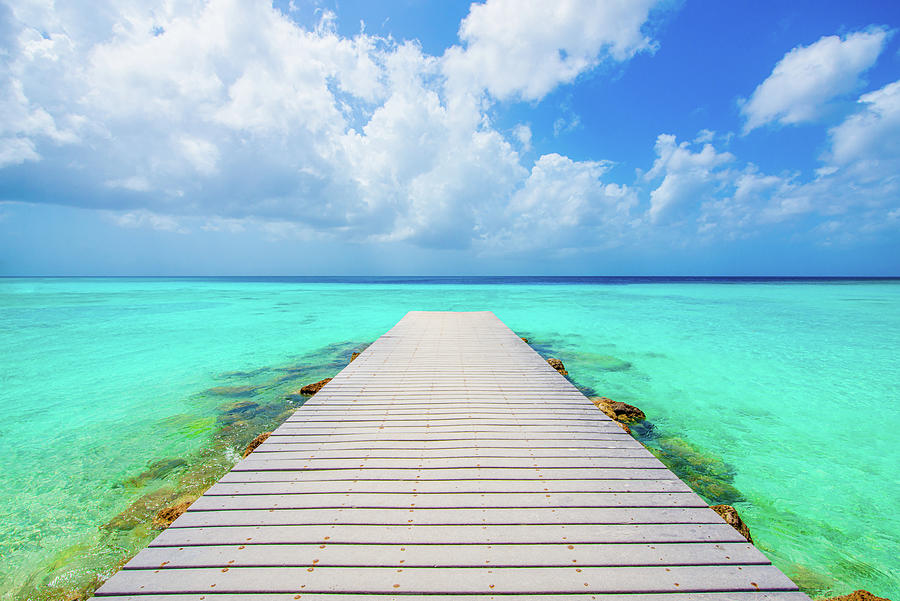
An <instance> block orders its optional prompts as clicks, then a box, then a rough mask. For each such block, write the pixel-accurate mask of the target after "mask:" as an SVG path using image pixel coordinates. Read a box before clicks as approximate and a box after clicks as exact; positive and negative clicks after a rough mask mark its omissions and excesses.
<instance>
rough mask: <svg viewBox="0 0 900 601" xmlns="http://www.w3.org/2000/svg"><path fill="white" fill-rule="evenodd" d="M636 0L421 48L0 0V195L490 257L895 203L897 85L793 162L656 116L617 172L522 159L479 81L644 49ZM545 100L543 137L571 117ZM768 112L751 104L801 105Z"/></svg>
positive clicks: (552, 75)
mask: <svg viewBox="0 0 900 601" xmlns="http://www.w3.org/2000/svg"><path fill="white" fill-rule="evenodd" d="M653 5H654V2H651V1H650V0H641V1H624V0H623V1H618V2H604V3H596V2H586V1H585V2H577V1H575V0H571V1H561V2H552V3H546V2H512V1H511V0H488V2H486V3H484V4H474V5H473V6H472V8H471V10H470V12H469V15H468V17H466V19H465V20H464V21H463V23H462V25H461V26H460V33H459V35H460V44H459V45H457V46H454V47H452V48H450V49H448V50H447V51H446V52H445V53H444V54H443V55H441V56H433V55H430V54H428V53H426V52H424V51H423V50H422V48H421V47H420V46H419V45H418V44H417V43H416V42H414V41H411V42H404V43H398V42H396V41H394V40H393V39H391V38H383V37H378V36H373V35H369V34H366V33H365V32H364V31H361V32H360V33H359V34H358V35H356V36H354V37H343V36H341V35H339V34H338V33H337V32H336V28H335V26H334V18H335V17H334V15H333V14H331V13H328V12H321V13H319V17H320V21H319V23H318V25H317V26H314V27H312V28H304V27H301V26H299V25H298V24H297V23H296V22H295V21H294V20H292V17H291V15H289V14H286V13H283V12H281V11H279V10H277V9H276V8H273V7H272V6H271V5H270V4H267V3H263V2H247V1H244V0H176V1H171V0H159V1H158V2H150V3H147V2H121V1H118V2H113V1H112V0H109V1H108V2H105V3H104V2H102V1H101V0H98V1H97V2H96V3H95V4H93V5H92V6H94V7H95V8H94V9H92V10H91V11H86V10H83V9H81V8H79V7H78V6H77V5H76V4H75V3H58V5H54V4H53V3H41V2H26V1H25V0H19V1H17V2H12V3H10V7H11V9H10V10H7V11H6V13H7V14H6V15H5V16H4V15H2V14H0V17H4V19H5V20H4V23H2V24H0V29H2V31H0V60H2V63H0V190H2V191H3V192H2V196H0V202H2V201H3V200H8V199H15V200H24V201H28V202H52V203H61V204H70V205H74V206H81V207H88V208H99V209H102V210H104V211H107V212H106V213H104V215H106V216H107V218H108V219H109V220H111V221H112V222H113V223H116V224H117V225H119V226H121V227H129V228H148V229H155V230H160V231H165V232H177V233H188V232H196V231H218V232H223V233H229V232H242V231H250V232H253V233H259V234H261V235H263V236H265V237H267V238H270V239H276V240H277V239H283V238H288V237H292V238H296V237H300V238H304V239H328V238H332V239H339V240H341V241H347V242H382V241H388V242H406V243H410V244H413V245H418V246H420V247H429V248H455V249H461V248H470V249H473V250H474V251H475V252H476V253H477V252H481V253H495V254H497V253H509V252H519V253H528V252H535V251H537V252H553V253H565V252H570V251H572V249H574V248H576V247H578V248H581V249H584V248H594V249H601V248H609V247H612V246H617V245H623V244H629V243H632V244H633V243H634V241H635V240H641V239H647V238H648V237H651V236H652V235H654V233H655V232H658V231H666V232H676V233H677V232H681V231H692V230H693V231H698V230H699V231H703V232H708V233H710V235H712V234H719V235H726V236H729V235H744V234H752V232H753V231H754V229H755V228H759V227H761V226H763V225H765V224H766V223H777V222H780V221H785V220H789V219H793V218H797V217H798V216H802V215H810V214H818V215H821V216H823V218H827V220H828V221H832V222H835V223H838V222H839V223H842V224H852V223H853V219H852V218H851V217H850V216H849V215H848V212H849V209H848V207H851V206H857V207H863V208H864V211H865V214H866V215H867V217H865V220H867V221H865V223H874V222H875V221H876V220H877V218H878V216H879V215H880V216H881V219H882V221H883V222H890V223H895V224H896V222H897V221H898V220H897V219H896V218H894V219H892V220H886V219H885V218H884V215H896V211H897V210H898V207H897V202H896V198H897V195H896V185H897V180H896V175H895V174H896V173H900V167H898V165H897V163H896V161H897V160H900V157H898V153H897V149H896V140H897V139H900V131H898V129H900V125H898V121H900V117H898V110H900V109H898V100H897V97H898V84H891V85H890V86H886V87H885V88H883V89H881V90H878V91H875V92H870V93H869V94H865V95H863V96H862V97H861V98H860V102H859V106H858V110H857V111H856V112H855V113H854V114H853V115H851V116H850V117H848V118H847V119H846V121H845V122H843V123H841V124H840V125H838V126H836V127H834V128H833V129H832V130H831V131H830V133H829V141H830V142H829V150H828V152H827V153H826V155H825V156H823V158H822V165H821V169H820V171H819V173H818V174H817V175H816V177H815V178H813V179H811V180H809V181H803V180H802V179H801V178H800V177H799V176H798V175H797V174H792V173H788V174H785V173H778V174H766V173H762V172H760V171H759V170H758V169H757V168H755V167H754V166H753V165H750V164H746V163H741V161H739V160H738V159H737V157H735V156H733V155H732V154H731V153H730V152H728V150H727V149H726V148H725V147H724V145H725V144H727V136H722V135H719V134H716V133H715V132H712V131H709V130H703V131H701V132H699V133H698V134H697V136H696V138H695V139H694V140H693V142H690V141H679V140H677V139H676V138H675V137H674V136H672V135H668V134H663V135H660V136H659V137H658V138H657V140H656V145H655V150H656V159H655V161H654V163H653V165H652V167H651V168H650V169H649V170H648V172H647V173H646V174H645V175H643V176H640V177H638V178H637V179H636V181H634V182H633V183H629V184H627V185H625V184H623V183H622V180H621V178H613V177H612V176H611V172H614V171H613V170H614V169H615V168H616V167H615V165H614V164H612V163H610V162H608V161H603V160H582V161H576V160H573V159H571V158H569V157H566V156H562V155H560V154H556V153H552V152H551V153H544V154H542V155H541V156H539V157H538V158H537V159H536V160H531V159H528V160H526V159H525V158H523V154H526V153H527V154H528V155H530V152H531V151H532V150H533V149H532V143H533V140H532V132H531V128H530V126H529V125H527V124H524V123H520V124H518V125H516V126H513V127H512V128H509V129H504V130H500V129H498V128H497V127H496V126H495V125H494V124H493V122H492V118H493V117H494V116H495V114H496V109H497V107H498V102H499V101H501V100H506V101H517V100H526V101H537V100H540V99H541V98H543V97H544V96H545V95H546V94H548V93H549V92H550V91H551V90H553V89H554V88H555V87H556V86H560V85H563V84H565V83H567V82H571V81H572V80H573V79H575V78H577V77H578V76H579V75H580V74H583V73H586V72H588V71H589V70H591V69H592V68H594V67H596V66H597V65H600V64H603V63H620V62H623V61H627V60H629V59H630V58H631V57H633V56H634V55H635V54H637V53H640V52H652V51H653V49H654V47H655V43H654V42H653V40H652V39H651V37H650V34H649V33H648V32H647V31H646V27H647V19H648V15H649V14H650V12H651V11H652V9H653ZM0 6H4V5H3V4H0ZM300 10H302V9H300ZM297 12H300V11H299V10H298V11H297ZM6 17H8V18H6ZM886 35H887V34H886V33H885V32H884V31H882V30H869V31H867V32H861V33H857V34H851V35H849V36H846V37H845V38H843V39H838V38H835V39H836V40H837V42H836V43H837V45H838V46H840V47H841V48H845V45H847V44H850V47H853V48H855V47H856V45H857V44H860V43H861V42H859V41H858V40H857V37H858V36H863V37H864V38H865V40H868V41H867V42H866V43H864V44H862V46H866V45H867V44H868V46H866V47H868V48H870V50H869V51H870V53H871V52H874V53H875V54H874V56H877V51H880V47H881V45H882V44H883V39H884V37H885V36H886ZM865 36H868V37H867V38H866V37H865ZM879 36H881V38H880V39H881V41H878V39H877V38H879ZM865 40H864V41H865ZM821 43H822V41H820V42H817V43H816V44H814V45H813V46H810V47H808V48H801V49H799V50H802V51H809V50H810V49H813V48H818V47H819V46H818V45H819V44H821ZM829 44H832V42H829ZM875 46H877V49H876V50H877V51H876V50H871V48H873V47H875ZM816 52H818V50H817V51H816ZM842 52H843V51H842ZM847 52H849V51H847ZM798 53H799V54H801V55H804V53H803V52H798ZM851 54H852V53H851ZM856 54H865V53H864V52H862V51H860V50H858V49H857V51H856ZM823 60H824V59H823ZM848 60H849V59H848ZM872 60H874V58H872ZM794 62H795V61H794V59H791V60H790V61H788V57H786V58H785V59H784V60H783V61H782V63H779V67H776V71H778V69H779V68H781V66H782V64H783V63H784V64H787V66H788V67H790V66H791V65H794ZM838 62H839V63H840V61H838ZM850 62H852V61H850ZM863 62H865V61H863ZM813 64H815V61H813ZM840 64H843V63H840ZM853 64H862V63H860V62H859V61H858V60H857V61H856V63H853ZM785 68H786V67H785ZM863 71H864V68H862V67H860V68H859V69H857V72H856V74H855V75H853V77H851V78H850V80H851V83H853V85H855V82H856V81H857V79H858V77H859V74H860V73H862V72H863ZM773 76H774V73H773ZM770 79H772V78H770ZM767 81H768V80H767ZM841 81H843V80H841ZM829 85H831V84H829ZM835 85H837V84H835ZM835 85H831V88H828V86H825V87H826V88H828V89H843V88H841V87H840V85H837V87H835ZM775 87H777V86H774V84H773V85H772V86H769V87H767V88H766V90H763V92H765V93H762V92H761V93H760V98H762V97H763V96H766V95H767V94H770V92H769V91H767V90H769V88H772V89H774V88H775ZM851 88H852V86H851ZM760 89H762V86H761V88H760ZM758 91H759V90H758ZM756 98H757V94H756V93H754V97H753V99H751V101H750V103H748V106H750V104H752V103H753V102H754V100H755V99H756ZM810 98H813V96H809V97H807V96H803V97H802V98H800V100H801V101H802V102H813V100H810ZM818 98H819V100H821V97H818ZM817 101H818V100H817ZM759 102H762V101H759ZM798 102H799V101H798ZM802 102H800V104H802ZM796 104H797V102H794V103H793V104H792V103H787V104H784V105H783V106H788V105H790V107H794V106H795V105H796ZM776 105H777V103H775V104H772V105H770V106H776ZM754 106H756V105H754ZM760 106H762V105H760ZM779 106H782V105H779ZM790 107H789V108H790ZM776 108H777V107H776ZM561 109H562V113H563V115H562V117H563V119H562V121H561V122H560V123H559V125H558V126H555V129H556V133H557V134H561V133H563V132H564V131H565V130H567V129H571V128H572V127H577V125H578V120H577V115H575V114H574V113H571V111H570V110H568V109H567V108H566V106H562V107H561ZM747 110H750V109H747ZM797 110H799V109H797ZM792 111H794V108H790V110H789V109H785V108H782V109H777V110H775V112H774V113H772V114H773V115H775V116H774V117H770V118H769V119H770V120H771V119H776V120H784V119H792V118H796V115H799V114H802V111H801V113H797V112H792ZM760 114H762V113H760ZM748 119H749V117H748ZM786 122H788V121H786ZM507 127H508V126H507ZM892 157H893V158H892ZM891 161H894V162H891ZM35 174H39V176H37V177H36V176H35ZM867 182H868V183H867ZM892 185H893V186H894V190H895V191H894V192H893V196H892V195H891V194H892V192H891V186H892ZM829 187H830V188H829ZM832 189H833V190H839V191H840V192H841V194H840V195H839V194H837V193H835V192H833V191H832ZM838 216H840V218H838ZM860 219H862V218H860ZM856 225H857V226H859V227H863V226H864V225H865V224H864V223H862V222H861V221H858V222H857V224H856ZM846 227H850V226H846ZM673 235H674V234H673Z"/></svg>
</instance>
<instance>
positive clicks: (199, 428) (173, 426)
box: [6, 342, 366, 601]
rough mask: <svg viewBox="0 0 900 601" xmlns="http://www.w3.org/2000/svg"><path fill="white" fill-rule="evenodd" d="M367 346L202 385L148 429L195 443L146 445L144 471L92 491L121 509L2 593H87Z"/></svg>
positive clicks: (332, 348) (319, 353)
mask: <svg viewBox="0 0 900 601" xmlns="http://www.w3.org/2000/svg"><path fill="white" fill-rule="evenodd" d="M365 346H366V345H364V344H359V343H358V342H346V343H339V344H330V345H327V346H326V347H324V348H321V349H317V350H315V351H313V352H311V353H307V354H305V355H303V356H302V357H301V358H300V359H299V360H297V361H295V362H292V363H290V364H287V365H282V366H276V367H267V368H260V369H255V370H249V371H232V372H226V374H220V375H219V376H218V377H219V378H224V379H228V380H232V381H243V382H252V383H243V384H240V383H238V384H235V385H232V386H214V387H211V388H207V389H206V390H204V391H202V392H200V393H196V394H194V395H190V397H189V399H188V401H189V404H190V406H191V407H192V408H193V409H194V412H192V413H179V414H176V415H172V416H168V417H165V418H162V419H160V420H158V421H157V422H156V423H155V424H154V426H153V427H152V428H151V429H152V430H153V431H155V432H157V433H158V434H160V435H164V434H168V435H178V436H179V437H182V438H183V439H185V440H193V441H194V442H195V444H194V448H193V449H192V450H191V451H190V452H188V453H185V454H183V455H180V456H164V457H159V458H157V457H156V455H155V454H153V452H152V451H151V450H149V449H148V451H147V452H148V454H147V455H145V457H148V459H147V460H146V464H145V466H144V467H143V469H141V470H140V471H137V472H136V473H131V474H129V475H126V476H125V477H123V478H122V479H121V480H120V481H117V482H113V483H112V484H111V486H110V487H109V489H110V490H109V492H106V493H105V494H104V491H97V492H98V493H99V498H100V499H102V500H105V501H107V502H108V503H109V504H110V505H112V506H116V507H121V506H124V509H122V510H121V511H119V512H118V513H116V514H115V515H112V516H111V517H110V518H109V519H108V520H107V521H105V522H104V523H102V524H99V525H97V526H96V527H95V528H88V529H86V532H85V533H84V535H83V536H82V537H80V538H79V539H78V540H77V541H76V542H74V543H72V544H70V545H68V546H66V547H65V548H63V549H61V550H57V551H52V552H50V553H48V554H47V555H46V557H45V558H44V559H43V561H42V562H41V563H39V564H36V565H34V566H33V567H32V568H31V571H30V573H29V574H28V577H27V578H25V579H23V581H22V582H21V584H20V585H19V588H18V590H16V591H7V592H6V594H7V595H12V597H13V598H21V599H34V600H47V601H51V600H57V599H66V600H72V599H79V598H87V597H89V596H90V595H91V593H92V592H93V591H94V590H95V589H96V588H97V587H98V586H99V585H100V584H102V582H103V581H104V580H105V579H106V578H108V577H109V576H110V575H112V574H113V573H115V571H117V570H118V569H119V567H121V565H123V564H124V562H126V561H127V560H128V559H130V558H131V557H133V556H134V555H135V554H136V553H137V552H138V551H140V550H141V549H142V548H143V547H145V546H146V545H147V543H149V542H150V541H151V540H153V538H154V537H156V535H157V534H159V530H157V529H154V528H153V527H152V526H151V523H152V521H153V519H154V517H155V516H156V514H157V513H158V512H159V511H160V510H162V509H164V508H165V507H169V506H171V505H175V504H178V503H181V502H184V501H187V502H191V501H193V500H194V499H196V498H197V497H199V496H200V495H201V494H202V493H203V491H205V490H206V489H207V488H209V486H211V485H212V484H214V483H215V482H216V481H217V480H218V479H219V478H221V477H222V475H224V474H225V472H227V471H228V470H229V469H231V467H232V466H233V465H234V464H235V463H236V462H237V461H238V460H239V459H240V455H241V453H242V451H243V449H244V448H245V447H246V446H247V445H248V444H249V443H250V441H251V440H253V438H255V437H256V436H257V435H258V434H259V433H261V432H264V431H270V430H272V429H274V428H275V427H277V426H278V425H279V424H280V423H282V422H283V421H284V420H285V419H286V418H287V417H289V416H290V415H291V414H292V413H293V411H294V410H295V409H296V408H297V407H298V406H300V405H301V404H302V403H303V401H304V400H305V399H306V398H307V397H303V396H301V395H296V394H293V392H294V389H295V388H296V387H297V386H298V385H299V382H301V380H302V379H303V378H306V377H309V378H315V377H318V376H319V375H321V374H330V375H334V373H336V372H337V371H339V370H340V369H341V368H342V367H343V366H344V365H346V363H347V362H349V357H350V354H351V353H352V352H354V351H356V350H357V349H359V348H364V347H365ZM285 374H290V375H285ZM303 383H308V382H306V381H303ZM251 397H252V398H251ZM223 401H224V402H223ZM125 503H127V505H125Z"/></svg>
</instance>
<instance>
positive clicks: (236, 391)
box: [206, 385, 260, 396]
mask: <svg viewBox="0 0 900 601" xmlns="http://www.w3.org/2000/svg"><path fill="white" fill-rule="evenodd" d="M259 388H260V387H259V386H250V385H245V386H213V387H212V388H208V389H207V390H206V394H209V395H213V396H253V395H254V394H256V391H257V390H259Z"/></svg>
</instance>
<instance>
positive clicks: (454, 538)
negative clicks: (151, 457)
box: [150, 516, 747, 547]
mask: <svg viewBox="0 0 900 601" xmlns="http://www.w3.org/2000/svg"><path fill="white" fill-rule="evenodd" d="M182 517H184V516H182ZM179 519H181V518H179ZM696 542H714V543H742V542H747V541H746V540H745V539H744V537H742V536H741V535H740V534H738V533H737V531H736V530H735V529H734V528H732V527H731V526H729V525H728V524H726V523H725V522H723V521H721V520H720V522H719V523H718V524H600V525H597V524H578V525H571V524H569V525H566V524H503V525H485V526H481V525H471V524H469V525H440V526H433V525H428V524H418V525H415V526H410V525H406V526H385V525H373V524H353V525H344V524H333V525H328V524H315V525H289V526H283V525H281V526H219V527H206V528H203V527H200V528H177V527H176V528H168V529H167V530H163V531H162V532H161V533H160V535H159V536H157V537H156V539H154V541H153V542H152V543H150V545H151V546H169V547H184V546H189V545H247V544H292V543H297V544H320V545H323V544H324V545H328V544H351V543H356V544H389V545H405V544H410V545H411V544H421V545H429V544H446V545H472V544H501V543H506V544H518V543H534V544H543V543H565V544H572V545H574V544H578V543H585V544H587V543H598V544H618V543H696Z"/></svg>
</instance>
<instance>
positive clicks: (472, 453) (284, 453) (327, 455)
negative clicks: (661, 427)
mask: <svg viewBox="0 0 900 601" xmlns="http://www.w3.org/2000/svg"><path fill="white" fill-rule="evenodd" d="M292 446H293V445H286V444H276V443H272V444H268V445H260V446H259V447H258V448H257V449H256V450H255V451H253V453H254V457H256V458H257V459H268V458H272V459H362V458H372V459H413V458H416V459H424V460H426V461H430V460H433V459H463V458H466V457H469V458H472V457H475V458H484V457H505V458H520V459H523V458H531V459H535V458H552V459H559V458H563V457H570V458H579V457H581V458H588V457H632V458H634V457H647V456H649V452H648V451H647V450H646V449H642V448H637V447H628V448H620V447H618V446H611V447H600V448H585V449H579V448H574V449H573V448H550V449H531V448H528V447H519V448H515V447H513V448H499V449H497V448H487V449H479V448H472V447H463V448H455V449H429V448H424V447H423V448H420V449H409V448H388V449H379V448H369V449H330V448H327V447H326V448H312V449H305V450H302V449H296V448H292Z"/></svg>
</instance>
